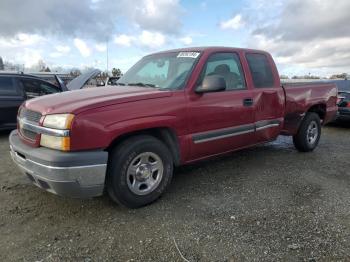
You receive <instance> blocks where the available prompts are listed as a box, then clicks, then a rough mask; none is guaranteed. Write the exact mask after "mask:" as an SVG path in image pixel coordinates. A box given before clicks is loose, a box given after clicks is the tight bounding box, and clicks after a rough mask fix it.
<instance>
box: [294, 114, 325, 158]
mask: <svg viewBox="0 0 350 262" xmlns="http://www.w3.org/2000/svg"><path fill="white" fill-rule="evenodd" d="M320 137H321V121H320V117H319V116H318V114H316V113H313V112H309V113H307V114H306V115H305V117H304V119H303V121H302V123H301V125H300V127H299V130H298V133H297V134H296V135H295V136H293V143H294V146H295V147H296V149H298V150H299V151H301V152H310V151H313V150H314V149H315V148H316V147H317V145H318V142H319V140H320Z"/></svg>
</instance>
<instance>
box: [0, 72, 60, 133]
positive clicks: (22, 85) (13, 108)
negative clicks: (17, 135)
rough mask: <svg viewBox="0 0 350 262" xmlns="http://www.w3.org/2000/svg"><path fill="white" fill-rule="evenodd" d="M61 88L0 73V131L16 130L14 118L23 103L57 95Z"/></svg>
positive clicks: (37, 80) (19, 76) (22, 75)
mask: <svg viewBox="0 0 350 262" xmlns="http://www.w3.org/2000/svg"><path fill="white" fill-rule="evenodd" d="M62 91H66V90H62V87H58V86H55V85H53V84H51V83H49V82H47V81H44V80H42V79H40V78H39V77H35V76H32V75H26V74H16V73H0V130H2V129H13V128H16V117H17V111H18V108H19V106H20V105H21V104H22V103H23V101H25V100H27V99H30V98H34V97H38V96H42V95H47V94H53V93H58V92H62Z"/></svg>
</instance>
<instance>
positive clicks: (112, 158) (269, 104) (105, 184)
mask: <svg viewBox="0 0 350 262" xmlns="http://www.w3.org/2000/svg"><path fill="white" fill-rule="evenodd" d="M116 84H117V85H116V86H108V87H102V88H98V89H95V88H92V89H84V90H76V91H71V92H66V93H61V94H53V95H48V96H45V97H39V98H35V99H31V100H29V101H26V102H24V104H23V105H22V106H21V108H20V109H19V112H18V130H15V131H13V132H12V133H11V134H10V138H9V139H10V147H11V150H10V152H11V155H12V158H13V160H14V162H15V163H16V164H17V165H18V167H19V168H20V170H22V171H23V173H24V174H25V175H26V176H27V177H28V178H29V179H30V180H31V181H32V182H33V183H34V184H35V185H36V186H38V187H40V188H42V189H44V190H46V191H49V192H52V193H55V194H58V195H63V196H70V197H94V196H99V195H102V194H103V192H104V191H107V192H108V194H109V196H110V197H111V199H112V200H114V201H115V202H117V203H120V204H122V205H124V206H127V207H130V208H136V207H141V206H144V205H147V204H149V203H151V202H153V201H155V200H156V199H158V198H159V197H160V196H161V195H162V194H163V193H164V192H165V191H166V189H167V188H168V187H169V185H170V182H171V179H172V175H173V169H174V167H176V166H179V165H184V164H188V163H192V162H195V161H198V160H202V159H206V158H209V157H212V156H217V155H221V154H224V153H228V152H232V151H236V150H239V149H242V148H247V147H252V146H255V145H258V144H262V143H266V142H269V141H273V140H275V139H276V138H277V137H278V136H279V135H286V136H292V137H293V142H294V145H295V147H296V149H297V150H298V151H301V152H309V151H312V150H314V149H315V148H316V147H317V145H318V142H319V140H320V136H321V125H322V124H325V123H327V122H329V121H331V120H333V118H334V117H335V115H336V112H337V105H336V103H337V88H336V86H335V85H334V84H329V83H328V84H327V83H325V84H322V83H317V84H297V85H288V84H286V85H281V83H280V79H279V74H278V71H277V69H276V66H275V63H274V61H273V59H272V57H271V55H270V54H268V53H267V52H264V51H258V50H251V49H239V48H228V47H202V48H186V49H177V50H170V51H165V52H159V53H155V54H151V55H148V56H145V57H144V58H142V59H141V60H140V61H139V62H137V63H136V64H135V65H134V66H133V67H131V69H130V70H129V71H128V72H127V73H126V74H125V75H123V76H122V77H121V78H120V79H119V80H118V81H117V83H116ZM281 164H283V163H281ZM218 183H220V182H218Z"/></svg>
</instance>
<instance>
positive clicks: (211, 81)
mask: <svg viewBox="0 0 350 262" xmlns="http://www.w3.org/2000/svg"><path fill="white" fill-rule="evenodd" d="M224 90H226V81H225V79H224V78H223V77H222V76H219V75H208V76H205V77H204V79H203V82H202V85H201V86H198V87H197V88H196V93H198V94H203V93H209V92H220V91H224Z"/></svg>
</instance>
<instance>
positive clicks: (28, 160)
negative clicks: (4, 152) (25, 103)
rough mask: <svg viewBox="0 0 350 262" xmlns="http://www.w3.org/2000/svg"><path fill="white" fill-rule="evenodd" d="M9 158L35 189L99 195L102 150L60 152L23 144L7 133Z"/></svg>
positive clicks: (104, 166) (104, 164)
mask: <svg viewBox="0 0 350 262" xmlns="http://www.w3.org/2000/svg"><path fill="white" fill-rule="evenodd" d="M9 139H10V147H11V151H10V153H11V157H12V159H13V161H14V162H15V163H16V165H17V166H18V167H19V168H20V170H21V171H22V172H23V173H24V174H25V175H26V176H27V177H28V178H29V179H30V180H31V181H32V183H33V184H35V185H36V186H38V187H40V188H42V189H44V190H46V191H49V192H51V193H54V194H57V195H62V196H68V197H75V198H90V197H94V196H99V195H102V194H103V190H104V184H105V176H106V169H107V160H108V153H107V152H105V151H102V150H97V151H83V152H61V151H58V150H52V149H48V148H44V147H39V148H33V147H30V146H27V145H26V144H24V143H23V142H22V141H21V140H20V139H19V136H18V133H17V130H15V131H12V133H11V134H10V138H9Z"/></svg>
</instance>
